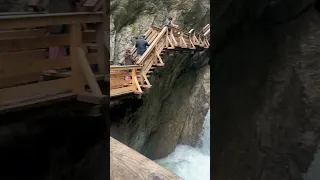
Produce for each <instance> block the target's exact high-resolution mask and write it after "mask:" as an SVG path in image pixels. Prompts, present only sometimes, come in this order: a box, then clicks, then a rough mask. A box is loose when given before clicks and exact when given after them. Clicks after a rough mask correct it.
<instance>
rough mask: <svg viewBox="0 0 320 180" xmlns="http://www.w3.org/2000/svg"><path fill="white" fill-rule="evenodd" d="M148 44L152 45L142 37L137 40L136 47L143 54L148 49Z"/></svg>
mask: <svg viewBox="0 0 320 180" xmlns="http://www.w3.org/2000/svg"><path fill="white" fill-rule="evenodd" d="M147 46H150V44H149V43H148V41H146V40H145V39H143V38H140V39H138V40H137V41H136V48H137V53H138V54H143V53H144V52H146V50H147Z"/></svg>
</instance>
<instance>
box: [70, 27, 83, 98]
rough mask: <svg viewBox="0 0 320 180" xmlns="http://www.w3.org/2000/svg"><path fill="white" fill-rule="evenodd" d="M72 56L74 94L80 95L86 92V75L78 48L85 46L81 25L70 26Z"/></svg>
mask: <svg viewBox="0 0 320 180" xmlns="http://www.w3.org/2000/svg"><path fill="white" fill-rule="evenodd" d="M70 33H71V34H70V56H71V70H72V76H71V77H72V79H73V82H72V85H73V86H72V87H73V92H74V93H76V94H80V93H82V92H84V84H85V80H84V74H83V72H82V70H81V65H80V61H79V58H80V57H79V53H78V49H77V48H78V47H81V45H82V44H83V42H82V39H81V25H80V24H72V25H70Z"/></svg>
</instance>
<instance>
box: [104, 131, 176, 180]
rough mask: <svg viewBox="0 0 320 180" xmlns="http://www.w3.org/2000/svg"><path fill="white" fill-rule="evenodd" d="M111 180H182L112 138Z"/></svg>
mask: <svg viewBox="0 0 320 180" xmlns="http://www.w3.org/2000/svg"><path fill="white" fill-rule="evenodd" d="M110 179H111V180H133V179H134V180H169V179H170V180H182V178H180V177H179V176H177V175H175V174H173V173H172V172H170V171H169V170H167V169H165V168H163V167H162V166H160V165H158V164H157V163H155V162H154V161H152V160H150V159H148V158H146V157H145V156H143V155H141V154H140V153H138V152H136V151H134V150H133V149H131V148H129V147H127V146H126V145H124V144H122V143H120V142H119V141H117V140H115V139H114V138H112V137H110Z"/></svg>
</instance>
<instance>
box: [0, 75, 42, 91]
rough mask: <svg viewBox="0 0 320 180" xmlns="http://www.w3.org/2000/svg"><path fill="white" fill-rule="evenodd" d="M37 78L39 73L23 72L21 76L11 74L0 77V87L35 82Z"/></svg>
mask: <svg viewBox="0 0 320 180" xmlns="http://www.w3.org/2000/svg"><path fill="white" fill-rule="evenodd" d="M39 80H40V75H39V73H31V74H25V75H23V76H13V77H9V78H0V88H7V87H12V86H17V85H23V84H27V83H30V82H37V81H39Z"/></svg>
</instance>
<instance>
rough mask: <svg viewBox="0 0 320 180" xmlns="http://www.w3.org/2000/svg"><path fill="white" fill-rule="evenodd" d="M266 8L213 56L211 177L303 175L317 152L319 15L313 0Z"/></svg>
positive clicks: (287, 179) (285, 178) (292, 178)
mask: <svg viewBox="0 0 320 180" xmlns="http://www.w3.org/2000/svg"><path fill="white" fill-rule="evenodd" d="M289 3H291V4H290V5H289ZM265 7H267V8H265V9H264V12H263V13H261V15H262V16H261V17H262V18H263V19H261V20H259V21H256V22H252V23H246V24H245V23H243V24H241V26H238V29H237V31H233V32H232V37H231V38H229V39H228V40H229V42H228V43H226V44H224V45H225V46H223V48H222V49H220V50H219V51H217V52H216V55H215V56H213V57H212V59H211V60H212V61H213V62H211V65H212V69H211V72H212V74H213V76H212V77H213V79H212V80H211V82H213V83H212V84H211V85H212V86H213V92H212V93H211V95H212V99H213V100H214V101H212V105H213V106H212V113H211V117H212V120H213V123H212V128H213V130H212V133H213V135H212V137H213V144H212V147H213V153H212V154H211V155H212V156H213V158H212V159H213V161H212V163H213V167H214V168H213V169H214V171H213V173H212V176H213V179H217V180H233V179H234V180H247V179H257V180H269V179H281V180H302V173H305V172H306V170H307V168H308V167H309V165H310V163H311V161H312V159H313V153H314V152H315V151H316V147H317V142H318V140H319V137H320V136H319V133H320V132H319V128H320V117H319V113H320V91H319V89H320V76H319V69H320V61H319V59H320V56H319V53H320V13H319V12H317V11H316V10H315V9H314V8H313V2H312V1H308V0H306V1H290V2H289V1H275V2H273V3H271V4H268V5H267V6H265ZM258 9H259V8H258ZM216 26H219V24H217V25H216ZM243 27H250V28H243ZM231 39H232V40H231ZM224 40H225V39H224ZM222 41H223V40H222Z"/></svg>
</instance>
